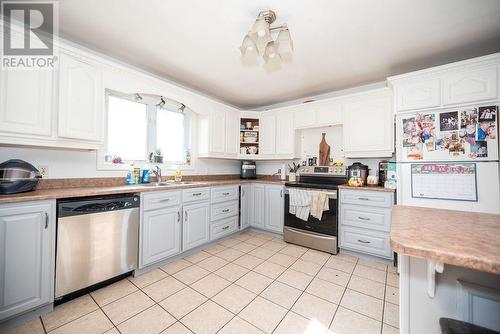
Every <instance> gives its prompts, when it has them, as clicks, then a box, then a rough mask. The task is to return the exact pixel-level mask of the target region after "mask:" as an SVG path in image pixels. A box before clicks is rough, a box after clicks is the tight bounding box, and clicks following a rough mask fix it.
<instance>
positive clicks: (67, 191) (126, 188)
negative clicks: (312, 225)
mask: <svg viewBox="0 0 500 334" xmlns="http://www.w3.org/2000/svg"><path fill="white" fill-rule="evenodd" d="M189 182H190V183H189V184H173V185H164V186H148V185H140V184H138V185H121V186H96V187H92V186H87V187H65V188H55V189H41V190H35V191H30V192H25V193H20V194H12V195H0V204H1V203H14V202H25V201H37V200H47V199H59V198H71V197H84V196H98V195H111V194H124V193H138V192H147V191H160V190H174V189H188V188H199V187H214V186H224V185H232V184H247V183H267V184H269V183H270V184H285V181H282V180H279V179H271V178H263V179H259V178H257V179H253V180H241V179H229V180H210V181H189Z"/></svg>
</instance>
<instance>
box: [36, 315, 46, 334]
mask: <svg viewBox="0 0 500 334" xmlns="http://www.w3.org/2000/svg"><path fill="white" fill-rule="evenodd" d="M38 320H39V321H40V323H41V324H42V329H43V332H44V333H45V334H47V333H48V332H47V329H46V328H45V324H44V323H43V321H42V317H41V316H39V317H38Z"/></svg>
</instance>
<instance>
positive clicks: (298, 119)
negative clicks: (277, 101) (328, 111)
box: [293, 104, 316, 129]
mask: <svg viewBox="0 0 500 334" xmlns="http://www.w3.org/2000/svg"><path fill="white" fill-rule="evenodd" d="M309 106H310V105H309V104H302V105H300V106H298V107H296V108H293V110H294V117H295V128H296V129H305V128H313V127H315V126H316V112H315V111H314V109H313V108H309Z"/></svg>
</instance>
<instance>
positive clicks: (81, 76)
mask: <svg viewBox="0 0 500 334" xmlns="http://www.w3.org/2000/svg"><path fill="white" fill-rule="evenodd" d="M59 59H60V64H59V87H60V89H59V127H58V135H59V137H65V138H72V139H83V140H90V141H97V142H99V141H101V140H102V137H103V136H102V124H103V115H104V113H103V109H104V103H103V98H104V90H103V88H102V71H101V69H100V66H99V65H98V64H97V63H95V62H93V61H91V60H89V59H86V58H83V57H77V56H73V55H69V54H65V53H61V55H60V58H59Z"/></svg>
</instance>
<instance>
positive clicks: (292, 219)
mask: <svg viewBox="0 0 500 334" xmlns="http://www.w3.org/2000/svg"><path fill="white" fill-rule="evenodd" d="M316 190H317V189H316ZM328 201H329V203H328V204H329V207H330V209H329V210H328V211H324V212H323V215H322V217H321V220H318V219H316V218H314V217H313V216H309V219H308V220H307V221H304V220H302V219H300V218H297V217H296V216H295V215H294V214H291V213H290V195H289V194H288V193H287V192H285V226H287V227H291V228H294V229H299V230H303V231H309V232H314V233H319V234H326V235H329V236H335V237H336V236H337V210H338V204H337V196H330V198H329V199H328Z"/></svg>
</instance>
